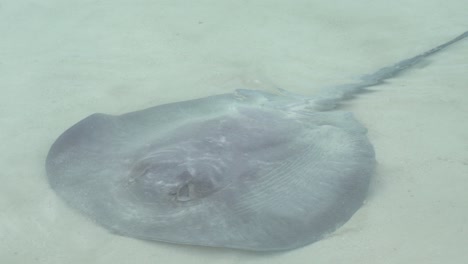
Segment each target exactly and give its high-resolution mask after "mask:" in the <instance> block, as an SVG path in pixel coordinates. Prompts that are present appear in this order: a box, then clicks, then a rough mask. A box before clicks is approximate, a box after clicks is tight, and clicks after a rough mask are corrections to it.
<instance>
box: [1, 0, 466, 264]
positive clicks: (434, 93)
mask: <svg viewBox="0 0 468 264" xmlns="http://www.w3.org/2000/svg"><path fill="white" fill-rule="evenodd" d="M467 8H468V5H467V3H466V1H462V0H449V1H447V0H446V1H442V0H432V1H422V0H414V1H403V0H397V1H363V0H357V1H341V2H339V3H334V4H332V3H326V2H325V1H317V0H309V1H214V0H213V1H206V0H205V1H203V0H202V1H179V0H176V1H151V0H139V1H128V0H127V1H122V0H113V1H110V0H101V1H92V0H86V1H62V0H60V1H59V0H47V1H34V0H31V1H26V0H16V1H13V0H10V1H2V3H0V36H1V37H0V131H1V132H0V139H1V142H2V147H1V154H0V166H1V168H2V172H1V174H0V177H2V178H1V179H2V184H1V185H0V197H1V198H0V262H1V263H48V264H51V263H162V262H164V263H203V264H208V263H217V264H219V263H290V264H291V263H317V264H318V263H359V264H365V263H372V264H381V263H425V264H430V263H464V262H465V261H466V259H467V258H468V252H467V250H466V245H468V224H467V223H468V209H467V208H468V207H467V205H468V193H467V191H466V190H468V75H467V73H468V40H467V39H465V40H464V41H461V42H459V43H457V44H455V45H453V46H452V47H450V48H449V49H447V50H446V51H443V52H441V53H439V54H437V55H435V56H433V57H431V58H430V59H429V60H427V61H426V63H423V64H420V65H418V67H416V68H415V69H413V70H411V71H409V72H407V73H405V74H403V75H401V76H399V77H397V78H394V79H392V80H389V81H388V82H387V83H386V84H383V85H380V86H376V87H373V88H372V91H374V92H373V93H366V94H363V95H360V96H359V97H357V98H355V99H354V100H352V101H349V102H347V103H346V104H345V105H344V106H343V108H344V109H346V110H349V111H352V112H354V113H355V115H356V117H357V118H358V119H359V120H360V121H361V122H362V123H363V124H364V125H365V126H366V127H367V128H368V129H369V132H368V133H369V138H370V140H371V142H372V143H373V144H374V146H375V149H376V153H377V159H378V168H377V173H376V175H375V177H374V179H373V182H372V186H371V190H370V193H369V198H368V200H367V202H366V204H365V205H364V206H363V207H362V208H361V209H360V210H359V211H358V212H357V213H356V214H355V215H354V217H353V218H352V219H351V220H350V221H349V222H348V223H346V224H345V225H344V226H343V227H342V228H340V229H339V230H337V231H336V232H335V233H333V234H331V235H330V236H329V237H327V238H326V239H324V240H321V241H319V242H317V243H314V244H312V245H309V246H307V247H304V248H300V249H297V250H293V251H289V252H283V253H275V254H253V253H248V252H243V251H236V250H226V249H214V248H202V247H192V246H177V245H170V244H164V243H151V242H145V241H140V240H136V239H132V238H127V237H121V236H117V235H114V234H111V233H109V232H108V231H107V230H104V229H103V228H101V227H100V226H97V225H95V224H94V223H92V222H91V221H89V220H88V219H86V218H85V217H83V216H82V215H80V214H79V213H77V212H75V211H74V210H72V209H70V208H68V207H67V206H66V205H65V204H64V203H63V202H62V201H61V200H60V199H59V198H58V197H57V196H56V195H55V194H54V192H53V191H52V190H51V189H50V187H49V186H48V183H47V178H46V174H45V170H44V161H45V157H46V155H47V152H48V149H49V147H50V145H51V144H52V143H53V142H54V140H55V139H56V138H57V136H58V135H60V134H61V133H62V132H63V131H64V130H65V129H67V128H68V127H70V126H71V125H73V124H74V123H76V122H77V121H79V120H80V119H82V118H84V117H86V116H87V115H89V114H92V113H95V112H103V113H109V114H120V113H125V112H128V111H133V110H138V109H143V108H146V107H150V106H154V105H158V104H163V103H169V102H175V101H181V100H187V99H192V98H198V97H203V96H207V95H213V94H220V93H225V92H231V91H233V90H234V89H236V88H252V89H269V88H271V87H272V86H273V85H275V86H279V87H282V88H284V89H286V90H289V91H292V92H295V93H300V94H305V95H313V93H314V91H316V90H317V89H318V88H321V87H326V86H329V85H334V84H340V83H345V82H349V81H350V80H352V79H353V78H356V77H359V76H360V75H362V74H366V73H372V72H373V71H375V70H376V69H378V68H380V67H383V66H387V65H391V64H392V63H395V62H397V61H399V60H401V59H405V58H409V57H411V56H414V55H416V54H419V53H421V52H423V51H426V50H428V49H430V48H432V47H434V46H437V45H439V44H441V43H443V42H445V41H448V40H450V39H452V38H453V37H455V36H457V35H459V34H461V33H462V32H464V31H466V30H468V16H466V10H467Z"/></svg>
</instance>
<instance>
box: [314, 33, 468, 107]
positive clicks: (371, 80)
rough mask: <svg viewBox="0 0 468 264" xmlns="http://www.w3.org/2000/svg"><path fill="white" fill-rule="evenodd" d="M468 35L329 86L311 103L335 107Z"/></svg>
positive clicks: (467, 35) (318, 105)
mask: <svg viewBox="0 0 468 264" xmlns="http://www.w3.org/2000/svg"><path fill="white" fill-rule="evenodd" d="M466 37H468V31H466V32H465V33H463V34H461V35H459V36H458V37H456V38H454V39H452V40H450V41H448V42H446V43H444V44H442V45H439V46H437V47H435V48H433V49H430V50H428V51H426V52H424V53H421V54H419V55H417V56H415V57H412V58H410V59H406V60H402V61H400V62H398V63H396V64H394V65H392V66H388V67H384V68H381V69H380V70H378V71H376V72H374V73H372V74H368V75H364V76H363V77H361V78H360V80H361V82H358V83H350V84H344V85H339V86H334V87H332V88H328V89H326V90H324V91H323V92H321V93H319V94H318V96H317V97H315V98H314V99H313V101H312V102H311V103H312V104H313V107H314V108H315V109H316V110H319V111H326V110H331V109H334V108H336V106H337V105H338V104H339V103H340V102H341V101H344V100H347V99H350V98H351V97H353V96H354V95H355V94H358V93H361V92H363V91H365V88H367V87H371V86H375V85H379V84H382V83H384V82H385V80H387V79H390V78H393V77H395V76H397V75H399V74H401V73H403V72H405V71H406V70H408V69H410V68H411V67H412V66H414V65H415V64H417V63H419V62H420V61H422V60H423V59H425V58H427V57H429V56H431V55H433V54H435V53H437V52H439V51H441V50H443V49H445V48H446V47H448V46H450V45H452V44H454V43H456V42H458V41H460V40H462V39H464V38H466Z"/></svg>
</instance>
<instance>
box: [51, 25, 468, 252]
mask: <svg viewBox="0 0 468 264" xmlns="http://www.w3.org/2000/svg"><path fill="white" fill-rule="evenodd" d="M466 36H467V33H465V34H463V35H461V36H459V37H458V38H456V39H454V40H452V41H450V42H447V43H445V44H443V45H441V46H439V47H436V48H434V49H432V50H430V51H428V52H426V53H423V54H421V55H418V56H416V57H414V58H411V59H409V60H404V61H402V62H400V63H397V64H395V65H394V66H391V67H387V68H383V69H381V70H379V71H377V72H376V73H374V74H371V75H368V76H366V77H365V78H363V79H362V82H360V83H357V84H349V85H344V86H340V87H336V88H334V89H328V90H325V91H324V92H322V93H319V94H318V95H317V96H316V97H312V98H305V97H300V96H297V95H292V94H290V93H287V92H285V91H282V93H281V94H272V93H266V92H263V91H256V90H237V91H236V92H235V93H229V94H222V95H215V96H210V97H205V98H201V99H196V100H190V101H184V102H177V103H172V104H166V105H161V106H156V107H152V108H149V109H145V110H142V111H137V112H132V113H127V114H123V115H120V116H111V115H104V114H94V115H91V116H89V117H87V118H85V119H84V120H82V121H80V122H79V123H77V124H75V125H74V126H72V127H71V128H69V129H68V130H67V131H65V132H64V133H63V134H62V135H61V136H60V137H59V138H58V139H57V141H56V142H55V143H54V144H53V146H52V147H51V149H50V152H49V154H48V157H47V161H46V169H47V174H48V177H49V182H50V185H51V186H52V188H53V189H54V190H55V191H56V192H57V193H58V194H59V196H60V197H62V198H63V199H64V200H65V201H66V202H67V203H68V204H69V205H70V206H72V207H74V208H76V209H78V210H79V211H81V212H82V213H84V214H86V215H87V216H88V217H90V218H91V219H93V220H94V221H96V222H97V223H99V224H101V225H103V226H104V227H106V228H108V229H110V230H112V231H114V232H116V233H119V234H123V235H127V236H132V237H137V238H141V239H147V240H156V241H165V242H171V243H180V244H193V245H203V246H213V247H227V248H238V249H246V250H255V251H272V250H286V249H292V248H297V247H301V246H304V245H307V244H310V243H312V242H314V241H317V240H319V239H321V238H322V237H323V236H324V235H326V234H327V233H329V232H332V231H333V230H335V229H336V228H337V227H339V226H340V225H342V224H343V223H345V222H346V221H347V220H348V219H349V218H351V216H352V215H353V214H354V213H355V212H356V210H358V209H359V208H360V206H361V205H362V203H363V201H364V200H365V198H366V193H367V189H368V186H369V181H370V178H371V175H372V173H373V170H374V167H375V157H374V151H373V147H372V145H371V144H370V143H369V141H368V139H367V137H366V129H365V128H364V127H363V126H362V125H361V124H360V123H359V122H358V121H357V120H356V119H355V118H354V117H353V115H352V114H351V113H348V112H342V111H337V110H334V108H335V107H336V105H337V104H338V103H340V102H341V101H342V100H345V99H346V98H348V97H349V96H350V95H353V94H356V93H358V92H360V91H362V90H363V89H364V88H365V87H369V86H373V85H377V84H379V83H382V82H383V81H384V80H385V79H388V78H391V77H393V76H395V75H396V74H398V73H400V72H402V71H404V70H405V69H407V68H409V67H410V66H411V65H413V64H415V63H417V62H418V61H420V60H421V59H423V58H425V57H427V56H429V55H431V54H433V53H435V52H437V51H439V50H442V49H443V48H445V47H446V46H448V45H450V44H452V43H454V42H456V41H458V40H460V39H462V38H464V37H466ZM331 110H333V111H331Z"/></svg>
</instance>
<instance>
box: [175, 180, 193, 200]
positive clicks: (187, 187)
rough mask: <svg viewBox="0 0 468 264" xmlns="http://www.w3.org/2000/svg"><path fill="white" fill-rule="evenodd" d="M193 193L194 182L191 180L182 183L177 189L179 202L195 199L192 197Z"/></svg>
mask: <svg viewBox="0 0 468 264" xmlns="http://www.w3.org/2000/svg"><path fill="white" fill-rule="evenodd" d="M192 193H193V184H191V183H190V182H189V183H186V184H184V185H182V186H181V187H180V188H179V190H177V193H176V199H177V201H179V202H186V201H190V200H192V199H193V197H191V194H192Z"/></svg>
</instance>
